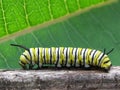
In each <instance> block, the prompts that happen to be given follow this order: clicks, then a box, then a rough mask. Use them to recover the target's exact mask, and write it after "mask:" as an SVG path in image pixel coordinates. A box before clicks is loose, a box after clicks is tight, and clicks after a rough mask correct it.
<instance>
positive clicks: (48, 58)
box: [45, 48, 50, 63]
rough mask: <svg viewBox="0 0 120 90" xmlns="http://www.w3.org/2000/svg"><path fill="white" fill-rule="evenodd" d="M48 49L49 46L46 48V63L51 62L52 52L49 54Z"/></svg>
mask: <svg viewBox="0 0 120 90" xmlns="http://www.w3.org/2000/svg"><path fill="white" fill-rule="evenodd" d="M48 49H49V48H45V55H46V63H49V62H50V54H49V51H48Z"/></svg>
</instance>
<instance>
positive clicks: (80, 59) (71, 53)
mask: <svg viewBox="0 0 120 90" xmlns="http://www.w3.org/2000/svg"><path fill="white" fill-rule="evenodd" d="M11 45H12V46H17V47H20V48H23V49H25V51H24V52H23V53H22V55H21V56H20V60H19V64H20V65H21V66H22V68H23V69H33V68H34V66H35V65H37V69H40V68H42V67H43V65H45V64H50V65H54V66H55V67H58V68H59V67H68V68H69V67H75V68H77V67H78V68H91V67H99V68H101V69H103V70H105V71H109V70H110V67H111V66H112V63H111V61H110V58H109V57H108V54H109V53H111V52H112V51H113V49H114V48H113V49H111V50H110V51H109V52H107V53H106V50H105V49H104V52H101V51H99V50H95V49H90V48H73V47H51V48H43V47H39V48H30V49H28V48H26V47H24V46H22V45H16V44H11Z"/></svg>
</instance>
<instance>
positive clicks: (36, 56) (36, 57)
mask: <svg viewBox="0 0 120 90" xmlns="http://www.w3.org/2000/svg"><path fill="white" fill-rule="evenodd" d="M37 50H38V48H35V54H34V55H35V63H37V61H38V60H37V59H38V55H37V54H38V53H37V52H38V51H37Z"/></svg>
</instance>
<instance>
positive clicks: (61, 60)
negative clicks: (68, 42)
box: [60, 47, 65, 64]
mask: <svg viewBox="0 0 120 90" xmlns="http://www.w3.org/2000/svg"><path fill="white" fill-rule="evenodd" d="M63 50H64V47H60V64H62V63H63V64H64V60H65V59H64V58H65V56H64V53H63Z"/></svg>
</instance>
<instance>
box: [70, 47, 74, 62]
mask: <svg viewBox="0 0 120 90" xmlns="http://www.w3.org/2000/svg"><path fill="white" fill-rule="evenodd" d="M69 49H70V50H69V56H70V58H69V63H71V60H72V64H73V62H74V56H73V54H72V50H73V48H71V47H70V48H69Z"/></svg>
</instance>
